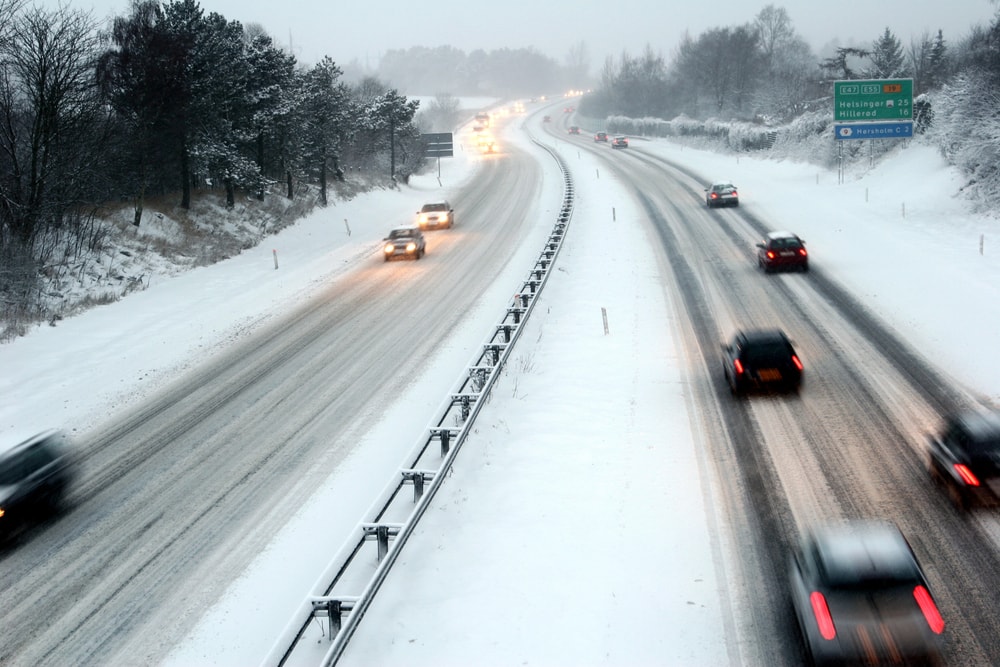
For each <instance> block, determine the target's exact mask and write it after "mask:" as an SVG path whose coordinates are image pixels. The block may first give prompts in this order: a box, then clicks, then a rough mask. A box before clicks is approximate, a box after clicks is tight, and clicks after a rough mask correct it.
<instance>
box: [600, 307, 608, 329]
mask: <svg viewBox="0 0 1000 667" xmlns="http://www.w3.org/2000/svg"><path fill="white" fill-rule="evenodd" d="M601 319H602V320H604V335H605V336H607V335H608V309H607V308H605V307H604V306H601Z"/></svg>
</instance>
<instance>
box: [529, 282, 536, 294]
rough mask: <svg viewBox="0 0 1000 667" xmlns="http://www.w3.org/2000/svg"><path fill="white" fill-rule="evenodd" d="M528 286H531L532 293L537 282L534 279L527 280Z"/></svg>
mask: <svg viewBox="0 0 1000 667" xmlns="http://www.w3.org/2000/svg"><path fill="white" fill-rule="evenodd" d="M528 287H529V288H531V293H532V294H534V293H535V290H536V289H537V288H538V283H536V282H535V281H534V280H529V281H528Z"/></svg>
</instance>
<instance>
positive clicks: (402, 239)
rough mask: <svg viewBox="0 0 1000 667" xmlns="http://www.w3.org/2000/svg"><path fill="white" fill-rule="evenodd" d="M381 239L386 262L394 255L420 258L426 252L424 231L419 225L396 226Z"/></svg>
mask: <svg viewBox="0 0 1000 667" xmlns="http://www.w3.org/2000/svg"><path fill="white" fill-rule="evenodd" d="M383 241H384V243H383V245H382V255H383V256H384V257H385V261H387V262H388V261H389V260H390V259H393V258H395V257H403V258H406V259H420V258H421V257H423V256H424V254H425V253H426V252H427V243H426V241H425V240H424V233H423V232H421V231H420V228H419V227H397V228H395V229H393V230H392V231H391V232H389V235H388V236H387V237H385V239H383Z"/></svg>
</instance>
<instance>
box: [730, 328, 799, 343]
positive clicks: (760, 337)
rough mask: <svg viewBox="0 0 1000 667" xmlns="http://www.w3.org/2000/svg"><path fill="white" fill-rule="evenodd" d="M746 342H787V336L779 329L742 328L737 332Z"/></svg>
mask: <svg viewBox="0 0 1000 667" xmlns="http://www.w3.org/2000/svg"><path fill="white" fill-rule="evenodd" d="M736 335H737V336H740V337H742V338H743V339H744V340H745V341H746V342H748V343H775V342H779V341H780V342H782V343H787V342H788V336H786V335H785V332H784V331H782V330H781V329H744V330H742V331H739V332H737V334H736Z"/></svg>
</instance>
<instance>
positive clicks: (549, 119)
mask: <svg viewBox="0 0 1000 667" xmlns="http://www.w3.org/2000/svg"><path fill="white" fill-rule="evenodd" d="M542 122H543V123H551V122H552V116H545V117H544V118H542Z"/></svg>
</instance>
